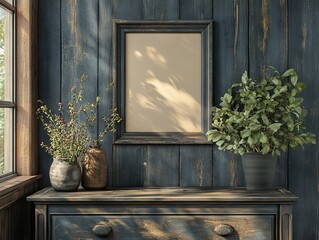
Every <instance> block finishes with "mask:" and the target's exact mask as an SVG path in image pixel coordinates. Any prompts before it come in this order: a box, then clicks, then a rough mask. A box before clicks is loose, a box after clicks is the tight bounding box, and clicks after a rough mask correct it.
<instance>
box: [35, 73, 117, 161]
mask: <svg viewBox="0 0 319 240" xmlns="http://www.w3.org/2000/svg"><path fill="white" fill-rule="evenodd" d="M86 80H87V77H86V76H82V77H81V79H80V88H79V90H77V88H75V87H74V88H73V89H72V90H71V93H72V94H71V101H69V102H68V103H67V106H66V109H64V106H63V105H62V103H58V111H57V113H53V112H52V110H51V109H49V108H48V106H47V105H45V104H43V103H42V102H41V101H39V103H40V107H39V108H38V109H37V115H38V118H39V119H40V121H41V122H42V125H43V127H44V129H45V130H46V132H47V134H48V136H49V140H50V143H49V144H45V143H44V142H42V143H41V147H43V148H44V149H45V150H46V152H48V153H49V154H50V155H51V156H53V157H54V158H59V159H63V160H65V161H68V162H74V161H76V160H77V158H78V157H80V156H81V155H83V154H84V153H85V152H86V150H87V148H88V146H89V145H90V144H91V143H94V144H95V143H97V142H100V141H102V139H103V137H104V135H105V134H106V133H107V132H111V131H113V132H114V131H115V130H116V129H115V124H117V123H119V122H120V121H121V118H120V116H119V115H118V114H117V113H116V111H117V110H116V109H113V111H112V115H111V117H103V120H104V123H105V128H104V129H103V130H102V132H101V133H99V136H98V138H97V139H94V138H92V137H91V136H90V130H91V129H92V127H93V126H94V125H95V123H96V120H97V117H96V109H97V106H98V104H99V100H100V98H99V97H96V100H95V102H93V103H85V104H83V103H82V102H83V99H82V97H83V91H84V82H85V81H86Z"/></svg>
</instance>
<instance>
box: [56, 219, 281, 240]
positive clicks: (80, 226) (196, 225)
mask: <svg viewBox="0 0 319 240" xmlns="http://www.w3.org/2000/svg"><path fill="white" fill-rule="evenodd" d="M96 223H100V224H103V225H105V226H109V227H111V228H112V232H111V234H109V235H108V236H107V239H122V240H131V239H153V240H161V239H211V240H219V239H222V237H221V236H219V235H218V234H217V233H215V232H214V229H215V227H216V226H219V225H220V224H227V225H230V226H232V228H234V229H235V232H234V234H231V236H229V237H227V239H230V238H231V239H236V240H237V239H239V237H241V238H243V239H245V238H246V239H258V240H274V239H275V236H274V216H201V217H199V216H160V215H157V216H151V215H150V216H147V217H145V216H144V217H143V216H135V217H128V216H107V217H106V216H59V215H58V216H53V217H52V225H53V226H54V227H52V238H53V239H62V238H63V237H69V238H75V239H76V238H82V237H85V238H90V239H99V238H98V237H96V236H95V235H94V234H92V232H91V231H90V226H92V225H93V226H94V225H95V224H96Z"/></svg>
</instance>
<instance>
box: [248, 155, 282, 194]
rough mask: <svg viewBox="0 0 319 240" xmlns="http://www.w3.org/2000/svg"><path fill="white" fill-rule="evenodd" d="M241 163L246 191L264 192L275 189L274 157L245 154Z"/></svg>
mask: <svg viewBox="0 0 319 240" xmlns="http://www.w3.org/2000/svg"><path fill="white" fill-rule="evenodd" d="M242 161H243V170H244V175H245V181H246V188H247V190H264V189H271V188H274V187H275V183H276V165H277V157H276V156H272V155H271V154H266V155H262V154H261V153H245V154H244V155H243V156H242Z"/></svg>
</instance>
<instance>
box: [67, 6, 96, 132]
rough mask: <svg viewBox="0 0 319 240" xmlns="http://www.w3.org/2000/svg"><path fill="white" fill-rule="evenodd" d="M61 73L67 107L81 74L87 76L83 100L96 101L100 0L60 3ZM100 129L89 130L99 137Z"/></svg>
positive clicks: (83, 101) (84, 102)
mask: <svg viewBox="0 0 319 240" xmlns="http://www.w3.org/2000/svg"><path fill="white" fill-rule="evenodd" d="M61 4H62V5H61V9H62V15H61V32H62V35H61V42H62V46H61V48H62V56H61V57H62V59H61V64H62V65H61V66H62V69H61V71H62V75H61V81H62V83H61V101H62V103H63V104H64V105H65V106H67V102H68V101H70V100H71V89H72V88H73V87H77V89H79V85H80V84H79V83H80V78H81V76H83V75H84V76H87V81H86V82H85V85H84V92H83V97H82V103H83V104H86V103H87V102H89V103H92V102H95V99H96V96H97V94H98V92H97V59H98V50H97V42H98V38H97V33H98V0H92V1H77V0H70V1H69V0H67V1H66V0H62V2H61ZM96 132H97V128H96V127H95V128H93V130H92V131H91V132H90V134H91V136H92V137H94V138H95V137H96Z"/></svg>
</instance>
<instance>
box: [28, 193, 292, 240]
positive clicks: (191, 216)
mask: <svg viewBox="0 0 319 240" xmlns="http://www.w3.org/2000/svg"><path fill="white" fill-rule="evenodd" d="M295 200H296V197H295V196H294V195H293V194H292V193H290V192H288V191H287V190H285V189H274V190H269V191H265V192H260V191H255V192H254V191H247V190H245V189H209V188H168V189H165V188H153V189H152V188H149V189H147V188H144V189H141V188H137V189H129V190H128V189H108V190H106V191H83V190H80V191H77V192H73V193H63V192H55V191H54V190H53V189H52V188H45V189H42V190H41V191H39V192H37V193H35V194H34V195H32V196H29V197H28V201H32V202H34V203H35V205H36V208H35V211H36V219H37V220H36V226H37V228H38V233H37V234H38V235H37V236H38V238H36V239H53V240H54V239H61V238H81V237H85V238H90V239H98V238H97V236H95V235H94V233H93V232H92V228H93V227H94V226H96V225H97V224H99V226H101V225H104V226H105V227H108V228H110V227H111V228H112V233H111V234H110V235H109V236H108V238H109V239H132V238H137V239H216V240H217V239H221V236H220V235H218V234H217V233H218V232H219V233H220V231H217V230H215V229H216V228H217V227H219V228H222V225H230V226H231V227H232V228H233V229H234V233H233V235H232V236H229V238H230V239H244V238H247V239H248V238H251V239H258V240H271V239H280V240H290V238H289V236H290V235H289V234H288V235H287V233H289V232H291V227H292V225H291V205H292V203H293V202H294V201H295ZM286 216H288V219H287V218H286ZM39 217H40V218H39ZM279 229H280V231H279ZM220 234H222V233H220ZM49 236H50V237H51V238H50V237H49ZM279 236H281V237H279Z"/></svg>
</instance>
